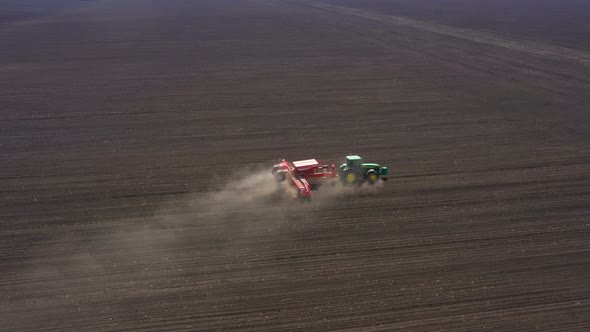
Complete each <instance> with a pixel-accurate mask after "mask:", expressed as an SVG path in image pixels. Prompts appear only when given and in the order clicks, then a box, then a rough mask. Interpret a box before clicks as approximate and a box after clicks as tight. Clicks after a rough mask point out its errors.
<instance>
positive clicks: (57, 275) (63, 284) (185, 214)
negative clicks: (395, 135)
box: [22, 169, 381, 301]
mask: <svg viewBox="0 0 590 332" xmlns="http://www.w3.org/2000/svg"><path fill="white" fill-rule="evenodd" d="M380 186H381V185H380V184H379V185H374V186H370V185H363V186H359V187H349V186H344V185H343V184H341V183H340V182H339V181H333V182H331V183H326V184H324V185H322V186H321V187H319V189H318V190H317V191H314V192H313V197H312V200H311V201H310V202H301V201H299V200H298V199H297V193H296V190H295V189H294V188H293V187H292V186H290V185H289V184H288V182H287V181H285V182H277V181H276V180H275V179H274V177H273V176H272V174H271V173H270V171H269V170H268V169H262V170H261V169H253V170H249V171H247V172H242V173H240V174H238V175H235V176H233V177H230V180H228V182H227V183H226V184H224V185H222V186H221V187H220V188H219V189H217V190H210V191H207V192H205V193H200V194H191V195H183V196H178V197H176V198H175V199H171V200H168V201H167V202H163V203H162V204H161V207H160V208H159V209H158V210H157V211H156V212H155V213H153V215H151V216H149V217H146V218H140V217H134V218H121V219H117V220H116V221H111V222H109V223H105V225H104V226H100V227H99V228H100V229H101V230H100V231H95V232H94V234H92V235H89V237H88V238H86V239H71V238H64V239H56V240H54V241H52V242H51V243H42V244H39V246H38V247H37V248H36V249H37V250H35V251H33V252H32V255H33V257H32V259H31V260H30V262H31V265H30V267H31V268H30V269H29V270H28V271H26V272H24V273H23V274H22V275H24V276H26V278H27V279H32V280H39V281H41V282H42V284H43V285H44V286H43V290H42V291H41V294H45V295H46V296H48V297H52V296H53V297H54V296H55V295H52V290H53V289H70V290H71V294H66V296H67V300H68V301H75V300H76V295H75V294H76V293H78V292H80V291H81V290H86V291H87V292H88V291H91V292H97V294H98V293H100V294H102V295H101V296H104V292H112V293H135V292H136V291H140V290H144V289H145V288H146V287H149V286H150V285H151V284H150V283H151V282H152V281H154V280H171V279H174V278H177V277H179V276H181V275H182V274H183V273H185V270H186V269H187V268H190V267H187V266H193V267H192V268H193V269H198V271H197V272H194V271H193V273H206V271H207V269H210V268H211V265H212V263H210V262H211V260H212V261H214V262H218V261H225V260H230V261H231V260H232V259H233V258H235V257H238V256H239V255H247V254H252V252H248V250H259V249H249V248H253V247H256V246H252V245H251V244H252V243H253V242H256V241H259V240H260V239H264V238H267V237H275V236H283V237H289V236H290V235H289V234H291V227H292V226H293V225H294V224H296V225H297V227H302V228H305V227H306V225H309V224H310V223H314V222H317V216H318V214H319V213H321V212H322V210H325V209H326V208H328V207H330V206H332V205H333V204H334V203H336V202H338V201H339V200H340V199H342V198H345V197H346V196H350V195H357V194H359V193H367V192H372V191H376V190H379V189H380ZM93 228H94V226H93ZM76 233H84V232H80V231H77V232H76ZM254 254H256V253H254ZM214 257H216V259H214ZM213 265H215V264H213ZM162 278H163V279H162ZM72 280H74V281H75V284H72ZM37 294H40V293H37ZM87 295H88V294H87ZM60 296H61V295H60ZM62 300H63V299H62Z"/></svg>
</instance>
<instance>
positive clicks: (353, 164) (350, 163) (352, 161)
mask: <svg viewBox="0 0 590 332" xmlns="http://www.w3.org/2000/svg"><path fill="white" fill-rule="evenodd" d="M362 164H363V160H362V158H361V157H360V156H346V166H347V168H360V167H361V166H362Z"/></svg>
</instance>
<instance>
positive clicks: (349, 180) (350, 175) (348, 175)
mask: <svg viewBox="0 0 590 332" xmlns="http://www.w3.org/2000/svg"><path fill="white" fill-rule="evenodd" d="M357 180H358V175H357V174H356V172H355V171H347V172H345V173H344V179H343V182H344V184H354V183H355V182H356V181H357Z"/></svg>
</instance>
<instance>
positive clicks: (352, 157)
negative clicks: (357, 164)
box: [346, 156, 362, 160]
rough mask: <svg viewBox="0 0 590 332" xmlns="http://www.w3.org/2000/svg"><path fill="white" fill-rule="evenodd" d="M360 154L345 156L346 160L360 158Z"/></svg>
mask: <svg viewBox="0 0 590 332" xmlns="http://www.w3.org/2000/svg"><path fill="white" fill-rule="evenodd" d="M361 159H362V158H361V157H360V156H346V160H361Z"/></svg>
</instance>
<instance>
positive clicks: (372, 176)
mask: <svg viewBox="0 0 590 332" xmlns="http://www.w3.org/2000/svg"><path fill="white" fill-rule="evenodd" d="M366 178H367V181H368V182H369V184H375V183H377V181H379V174H377V172H375V171H374V170H370V171H368V172H367V175H366Z"/></svg>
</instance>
